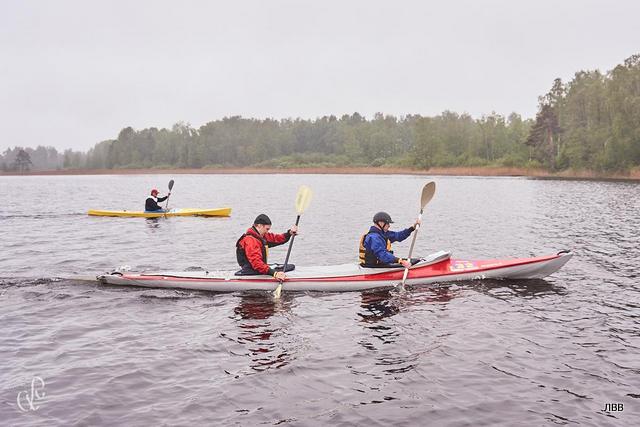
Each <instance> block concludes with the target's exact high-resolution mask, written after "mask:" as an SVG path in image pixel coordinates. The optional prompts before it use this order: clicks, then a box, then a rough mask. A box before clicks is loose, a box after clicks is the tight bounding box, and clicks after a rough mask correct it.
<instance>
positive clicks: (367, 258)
mask: <svg viewBox="0 0 640 427" xmlns="http://www.w3.org/2000/svg"><path fill="white" fill-rule="evenodd" d="M369 234H373V233H372V232H370V231H368V232H366V233H365V234H363V235H362V237H361V238H360V251H359V257H358V258H359V260H360V265H381V264H383V263H382V262H380V260H379V259H378V257H377V256H376V254H374V253H373V251H372V250H370V249H367V248H365V246H364V239H366V238H367V236H368V235H369ZM378 234H380V235H382V237H383V238H384V239H385V240H386V242H387V250H388V251H389V252H391V253H393V251H392V250H391V240H389V239H387V238H386V236H385V235H384V234H382V233H378Z"/></svg>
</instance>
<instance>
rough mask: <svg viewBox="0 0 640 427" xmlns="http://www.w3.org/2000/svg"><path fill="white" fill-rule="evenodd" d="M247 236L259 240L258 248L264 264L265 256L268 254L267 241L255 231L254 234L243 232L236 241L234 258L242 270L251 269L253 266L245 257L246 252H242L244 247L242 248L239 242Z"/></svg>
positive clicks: (265, 261)
mask: <svg viewBox="0 0 640 427" xmlns="http://www.w3.org/2000/svg"><path fill="white" fill-rule="evenodd" d="M247 236H249V237H253V238H254V239H256V240H258V241H259V242H260V250H261V251H262V261H264V263H265V264H266V263H267V257H268V256H269V245H268V244H267V241H266V240H265V239H264V238H262V236H260V235H259V234H257V233H256V234H253V233H244V234H243V235H242V236H240V238H239V239H238V241H237V242H236V259H237V260H238V264H239V265H240V267H242V269H243V270H244V269H250V270H253V267H252V266H251V263H250V262H249V259H248V258H247V254H246V253H245V252H244V249H243V248H242V246H240V242H241V241H242V239H244V238H245V237H247Z"/></svg>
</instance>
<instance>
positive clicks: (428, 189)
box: [401, 181, 436, 289]
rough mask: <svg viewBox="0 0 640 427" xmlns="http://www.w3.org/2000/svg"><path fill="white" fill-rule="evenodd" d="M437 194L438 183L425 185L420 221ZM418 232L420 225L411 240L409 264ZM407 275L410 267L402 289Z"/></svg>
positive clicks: (403, 276)
mask: <svg viewBox="0 0 640 427" xmlns="http://www.w3.org/2000/svg"><path fill="white" fill-rule="evenodd" d="M435 192H436V183H435V182H433V181H431V182H428V183H426V184H425V186H424V187H423V188H422V196H421V197H420V215H418V219H419V220H422V212H424V207H425V206H427V203H429V202H430V201H431V199H433V195H434V194H435ZM418 230H420V224H416V231H415V233H413V240H411V247H410V248H409V257H408V259H409V263H411V255H412V254H413V247H414V245H415V244H416V237H418ZM407 274H409V267H405V269H404V274H403V275H402V284H401V289H404V283H405V282H406V281H407Z"/></svg>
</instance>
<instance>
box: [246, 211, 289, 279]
mask: <svg viewBox="0 0 640 427" xmlns="http://www.w3.org/2000/svg"><path fill="white" fill-rule="evenodd" d="M269 230H271V219H269V217H268V216H267V215H265V214H260V215H258V216H257V217H256V219H255V220H254V221H253V226H252V227H251V228H249V229H248V230H247V231H246V232H245V233H244V234H243V235H242V236H240V238H239V239H238V241H237V242H236V258H237V260H238V264H240V267H242V269H241V270H240V271H238V272H236V276H250V275H256V274H268V275H270V276H273V277H274V278H276V279H278V280H285V279H286V278H287V276H286V275H285V274H284V272H283V271H278V269H277V267H276V268H273V267H271V266H270V265H269V264H267V255H268V253H269V248H272V247H274V246H279V245H282V244H284V243H287V242H288V241H289V239H290V238H291V236H294V235H297V234H298V226H297V225H293V226H292V227H291V228H290V229H289V230H287V231H286V232H285V233H282V234H274V233H270V232H269ZM294 268H295V267H294V266H293V264H287V271H291V270H293V269H294ZM280 269H282V267H280Z"/></svg>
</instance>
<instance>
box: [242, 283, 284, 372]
mask: <svg viewBox="0 0 640 427" xmlns="http://www.w3.org/2000/svg"><path fill="white" fill-rule="evenodd" d="M293 298H294V296H293V295H291V294H283V295H282V297H281V298H279V299H278V300H276V299H274V298H273V296H272V295H271V293H262V292H261V293H257V292H256V293H253V292H246V293H242V294H241V295H240V298H239V303H238V305H237V306H236V307H235V308H234V310H233V312H234V314H235V316H234V317H233V320H234V321H235V322H236V325H237V327H238V329H239V334H238V336H237V337H236V338H235V339H234V340H235V342H236V343H238V344H241V345H242V347H244V348H245V349H246V351H247V352H246V353H245V355H246V356H248V357H249V359H250V361H249V368H250V369H252V370H253V371H258V372H260V371H266V370H268V369H278V368H281V367H283V366H286V365H287V364H289V363H290V361H291V358H292V356H291V354H290V353H289V352H288V350H287V348H286V346H283V345H282V344H283V342H284V343H286V340H282V336H283V335H286V332H287V331H286V330H285V329H283V328H282V327H281V326H278V325H276V324H274V323H272V322H271V317H272V316H273V315H274V314H284V315H286V313H287V312H288V311H290V310H291V305H292V302H293ZM274 335H277V337H275V339H272V338H274Z"/></svg>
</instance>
